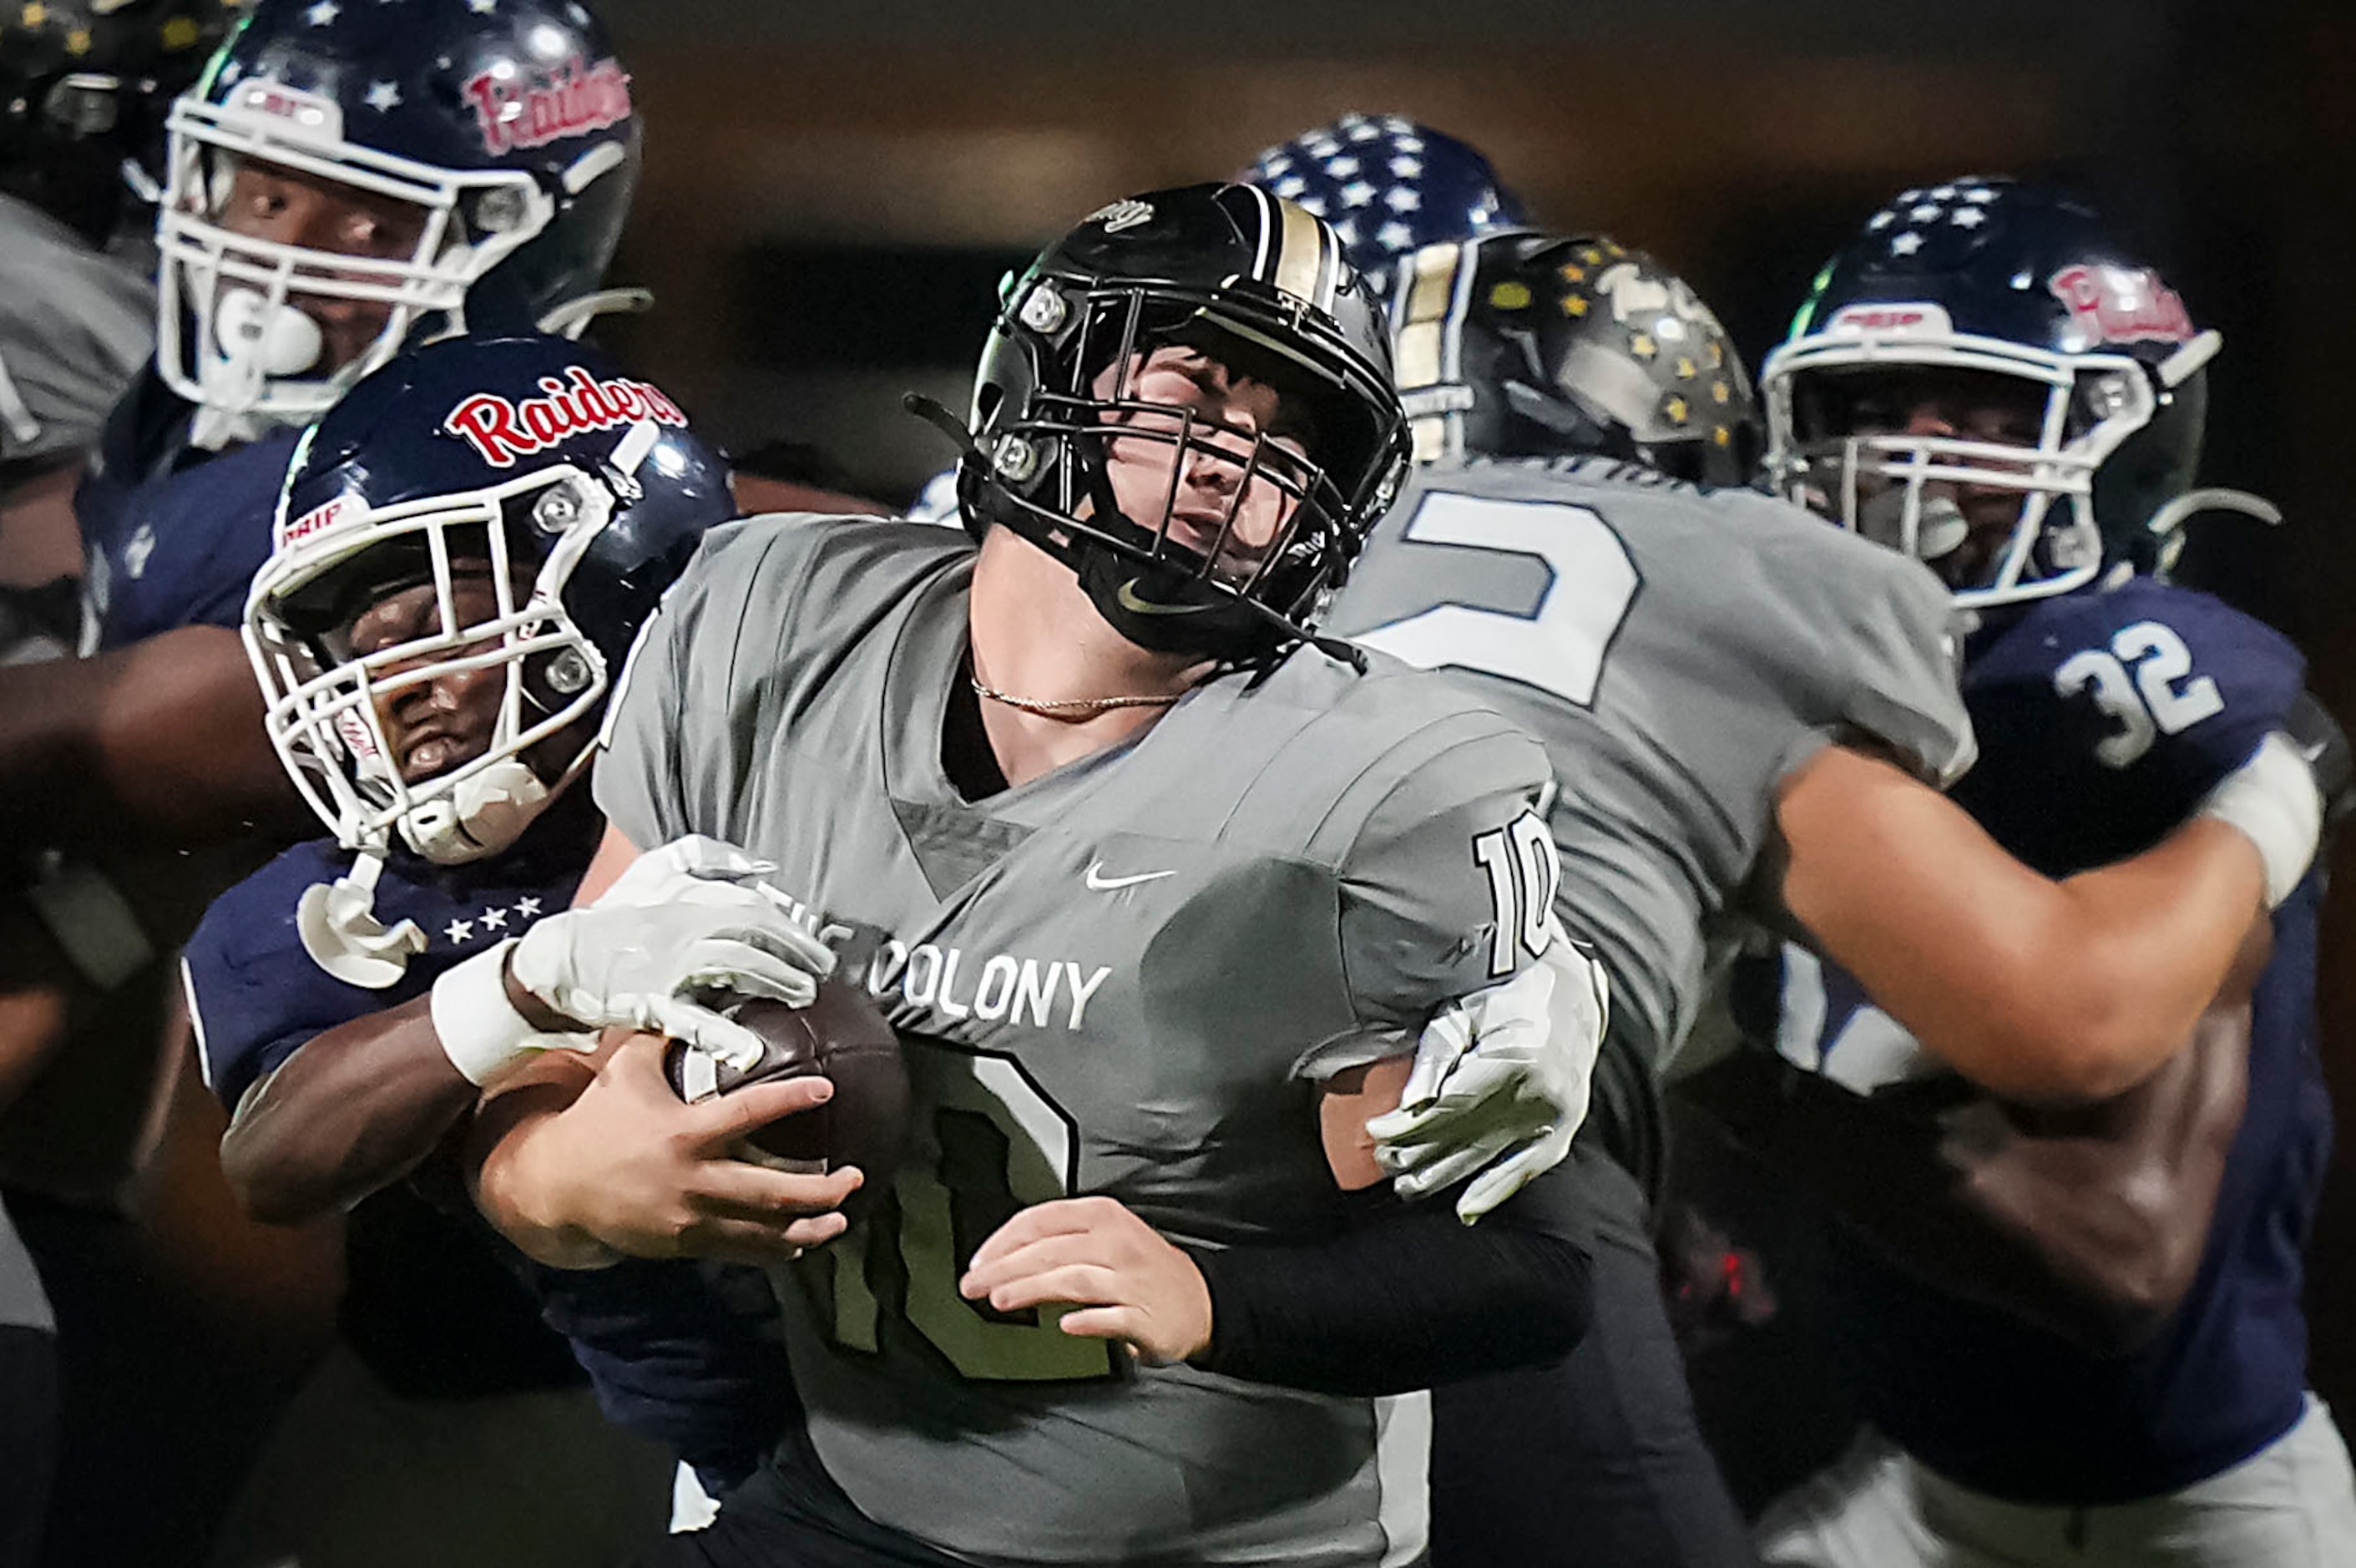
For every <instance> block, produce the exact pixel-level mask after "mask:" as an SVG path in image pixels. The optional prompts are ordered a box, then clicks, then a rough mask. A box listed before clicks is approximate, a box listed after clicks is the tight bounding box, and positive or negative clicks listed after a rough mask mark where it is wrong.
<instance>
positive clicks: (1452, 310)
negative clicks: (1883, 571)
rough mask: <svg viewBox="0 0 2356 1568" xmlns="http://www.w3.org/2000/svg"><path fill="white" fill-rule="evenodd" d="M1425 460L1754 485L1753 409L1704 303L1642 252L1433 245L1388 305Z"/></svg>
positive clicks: (1527, 240)
mask: <svg viewBox="0 0 2356 1568" xmlns="http://www.w3.org/2000/svg"><path fill="white" fill-rule="evenodd" d="M1391 354H1392V358H1393V360H1394V362H1395V364H1396V366H1397V368H1398V384H1399V397H1400V400H1401V402H1402V403H1405V404H1406V407H1407V411H1408V421H1409V423H1410V425H1411V427H1412V429H1413V431H1414V439H1415V456H1416V460H1417V461H1418V462H1438V461H1440V460H1443V459H1455V458H1462V457H1467V456H1480V457H1556V456H1588V455H1597V456H1612V457H1619V458H1622V459H1625V460H1628V461H1632V462H1639V463H1643V464H1644V465H1645V466H1647V467H1653V468H1657V469H1659V470H1660V471H1661V472H1663V473H1665V474H1669V475H1672V476H1674V477H1676V478H1681V479H1689V480H1692V481H1694V482H1695V483H1697V484H1709V485H1740V484H1745V483H1748V482H1749V480H1750V478H1751V470H1752V467H1753V466H1754V465H1755V463H1756V460H1757V457H1758V451H1759V434H1758V429H1759V416H1758V405H1757V403H1756V402H1755V400H1754V399H1753V398H1752V396H1751V379H1750V377H1749V376H1747V375H1745V374H1744V373H1743V369H1742V360H1741V356H1740V355H1739V354H1737V353H1736V352H1735V350H1734V346H1733V344H1731V343H1730V342H1729V341H1728V339H1727V336H1726V329H1725V328H1723V327H1720V326H1719V322H1718V317H1716V316H1714V315H1712V314H1711V313H1710V309H1709V306H1707V305H1704V304H1703V303H1702V302H1701V301H1700V300H1699V299H1698V298H1697V297H1695V295H1694V292H1693V290H1692V289H1690V288H1688V287H1687V286H1686V285H1685V283H1684V281H1683V280H1682V279H1680V278H1678V277H1677V276H1676V274H1673V273H1671V272H1669V271H1668V270H1667V269H1666V268H1665V267H1663V266H1662V265H1661V264H1660V263H1658V262H1656V261H1655V260H1653V258H1652V257H1650V256H1648V255H1646V254H1644V252H1642V251H1634V250H1630V249H1629V248H1628V247H1626V246H1624V245H1622V244H1620V243H1618V242H1616V241H1612V240H1609V239H1606V238H1604V237H1603V236H1601V235H1587V236H1582V237H1564V236H1560V235H1553V234H1539V233H1531V232H1526V231H1518V232H1507V233H1500V234H1488V235H1481V236H1476V237H1475V238H1472V239H1470V240H1467V241H1464V242H1462V243H1461V244H1440V245H1428V246H1426V247H1425V248H1424V249H1422V250H1421V251H1419V252H1416V254H1415V255H1414V256H1413V257H1412V258H1411V259H1410V260H1409V261H1408V270H1407V275H1406V276H1405V277H1404V278H1402V279H1401V281H1400V283H1399V285H1398V292H1397V294H1396V295H1395V297H1394V301H1393V320H1392V339H1391Z"/></svg>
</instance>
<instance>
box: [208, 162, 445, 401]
mask: <svg viewBox="0 0 2356 1568" xmlns="http://www.w3.org/2000/svg"><path fill="white" fill-rule="evenodd" d="M217 221H219V222H220V225H221V227H222V228H224V229H227V230H228V231H230V232H231V233H233V234H237V235H239V236H241V237H242V238H245V239H249V240H265V241H269V242H273V243H276V244H282V245H298V246H301V247H303V248H304V249H305V250H312V251H324V252H329V253H331V254H334V255H338V256H351V257H354V258H356V259H358V260H363V261H402V262H405V261H408V260H409V259H411V258H412V256H414V255H415V254H416V252H417V242H418V239H419V237H420V236H421V235H422V234H423V232H424V230H425V221H426V215H425V209H423V208H422V207H419V206H417V205H416V204H415V203H413V202H407V201H401V200H396V199H393V198H391V197H388V196H380V195H377V194H376V193H374V192H372V191H365V190H358V189H355V188H352V187H350V186H348V185H345V184H342V183H341V182H339V181H337V180H332V179H327V178H324V177H320V176H317V175H313V174H306V173H305V172H303V171H301V170H299V169H291V168H286V167H284V166H280V165H277V164H271V163H264V162H262V161H261V160H259V159H254V158H245V159H240V160H238V162H237V164H236V166H235V173H234V175H233V177H231V179H230V189H229V196H228V199H226V201H224V202H223V203H222V206H221V209H220V212H219V213H218V214H217ZM340 275H341V276H344V277H347V278H349V279H352V280H355V281H359V282H385V283H390V282H391V281H393V280H391V279H390V278H386V277H384V276H382V274H370V273H369V270H368V269H367V268H366V267H364V266H355V267H353V268H351V269H350V270H348V271H347V272H344V273H342V274H340ZM287 304H288V305H289V306H292V307H294V308H295V309H296V310H300V311H301V312H303V313H304V314H305V316H308V317H311V319H312V320H313V321H315V322H316V323H318V327H319V333H320V336H321V338H323V339H325V346H324V347H323V348H322V349H321V351H320V364H319V366H318V369H319V370H320V371H324V372H333V371H338V370H341V369H342V368H343V367H344V366H346V365H348V364H349V363H351V362H352V361H353V360H357V359H359V357H360V355H361V354H363V353H365V352H367V350H368V348H369V344H370V343H372V342H374V341H375V340H376V337H377V334H378V333H380V332H381V331H382V330H383V329H384V325H385V322H386V321H387V320H388V319H390V318H391V315H392V306H390V305H386V304H383V303H380V302H379V301H375V300H363V299H330V298H324V297H321V296H318V295H307V294H303V293H299V292H298V293H295V294H292V295H289V296H288V298H287Z"/></svg>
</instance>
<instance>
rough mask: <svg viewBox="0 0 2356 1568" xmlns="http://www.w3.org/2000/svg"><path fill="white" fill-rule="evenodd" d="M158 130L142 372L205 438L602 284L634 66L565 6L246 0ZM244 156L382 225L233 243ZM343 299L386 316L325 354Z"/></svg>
mask: <svg viewBox="0 0 2356 1568" xmlns="http://www.w3.org/2000/svg"><path fill="white" fill-rule="evenodd" d="M168 132H169V140H168V145H167V148H166V185H165V191H164V199H163V203H162V207H161V209H160V210H159V212H158V215H157V220H156V239H157V243H158V245H159V246H160V247H161V250H162V252H163V256H162V262H163V270H162V276H161V280H160V281H161V298H160V300H159V302H158V307H157V346H156V362H157V367H158V369H159V371H161V373H162V375H163V377H164V380H165V381H166V383H167V384H168V385H169V386H170V387H171V388H172V390H173V391H174V392H177V393H179V394H180V395H181V396H182V397H185V398H187V399H188V400H190V401H191V402H193V403H197V404H198V409H199V428H198V433H197V435H198V443H199V444H200V445H208V446H209V445H219V444H221V443H223V442H226V441H229V440H236V439H244V438H248V437H250V436H251V435H252V434H254V433H255V432H256V431H257V430H258V429H260V428H262V427H265V426H267V425H269V424H294V423H299V422H300V421H302V420H304V419H307V418H309V417H311V416H312V415H314V414H316V413H320V412H321V411H323V410H325V409H326V408H327V406H328V405H329V404H330V403H334V402H335V400H336V397H337V394H338V393H339V392H342V390H343V389H344V388H345V387H347V386H348V385H350V384H351V383H352V382H354V381H358V380H359V378H360V377H362V376H364V375H366V374H368V373H369V371H374V370H375V369H377V368H378V367H379V366H380V365H382V364H384V363H385V362H386V361H387V360H390V359H391V357H392V356H393V355H394V354H395V353H397V352H398V351H399V350H400V349H401V348H402V345H404V344H406V343H410V342H415V341H422V340H423V339H424V338H429V337H432V336H437V335H441V334H444V333H447V332H452V331H462V330H473V331H478V332H479V331H485V330H503V331H518V330H530V329H531V328H534V327H536V326H538V325H540V324H541V323H542V322H543V321H544V320H546V319H547V318H548V317H550V315H551V313H552V312H553V311H556V310H557V309H558V308H559V307H560V306H564V305H566V304H567V303H568V302H571V301H573V300H576V299H578V298H579V297H581V296H582V295H586V294H588V293H589V292H590V291H592V290H594V288H595V287H596V285H597V282H598V279H599V278H600V277H601V276H602V275H603V274H604V272H605V264H606V263H607V262H608V261H610V260H611V259H612V256H613V251H614V245H615V242H616V240H617V239H618V238H619V236H620V232H621V225H622V220H623V217H624V215H625V213H626V211H627V209H628V207H629V199H630V192H631V188H632V187H633V185H634V183H635V181H636V178H637V146H638V123H637V116H636V114H635V113H633V112H632V109H631V104H630V90H629V76H628V73H627V72H626V71H625V70H623V69H622V67H621V65H620V64H619V62H618V61H616V59H614V57H613V54H612V51H611V49H610V48H609V47H608V45H607V44H606V41H605V32H604V29H603V28H602V27H599V26H598V24H597V22H596V20H595V19H594V17H593V16H591V15H590V14H589V12H588V11H587V10H586V9H584V7H583V6H582V5H578V4H576V3H574V0H500V3H499V4H498V5H479V4H473V3H470V0H402V3H401V4H399V5H383V4H379V3H378V0H258V4H256V5H255V6H254V9H253V11H252V15H251V16H248V17H246V18H245V19H244V20H243V21H242V23H241V25H240V26H239V27H238V28H237V30H236V31H235V32H233V33H232V34H231V35H230V39H229V41H228V42H227V43H226V44H225V45H224V46H223V47H222V48H221V50H220V53H219V54H218V55H216V56H215V57H214V58H213V60H212V61H211V63H210V64H209V66H208V67H207V68H206V70H205V73H204V75H203V76H202V78H201V79H199V81H198V83H197V85H196V86H195V87H194V88H193V89H191V90H190V91H187V93H185V94H183V95H182V96H181V97H180V99H179V100H178V101H177V102H176V103H175V104H174V105H173V107H172V112H171V116H170V120H169V123H168ZM247 165H255V166H261V167H262V168H263V169H266V170H267V171H268V172H269V173H270V174H271V175H272V176H273V177H284V178H291V179H295V180H299V181H303V182H306V183H307V184H308V185H309V186H310V187H312V188H316V189H317V190H320V191H323V192H326V193H327V194H328V196H329V197H331V198H333V199H340V200H344V201H348V202H351V203H355V204H372V207H373V210H374V211H375V212H376V213H377V214H379V215H380V216H379V218H378V220H375V221H373V222H371V221H370V220H369V219H367V218H366V217H365V216H362V217H359V218H356V219H355V220H354V221H353V224H352V225H351V226H350V228H351V231H350V233H349V234H348V236H345V237H344V241H343V246H344V248H341V249H331V248H327V247H325V246H323V245H319V244H298V243H289V242H281V241H276V240H271V239H264V238H259V237H252V236H247V235H241V234H240V233H238V232H236V231H235V226H236V220H237V216H238V215H237V214H236V213H234V212H232V211H231V210H230V199H231V195H232V192H233V191H234V190H235V189H236V187H237V178H238V172H239V170H240V168H241V167H242V166H247ZM372 236H380V238H372ZM339 313H340V314H341V315H342V316H344V317H347V318H348V317H352V316H354V315H359V316H360V317H362V318H363V319H366V318H368V317H375V316H380V317H381V322H380V325H379V326H378V328H377V329H376V330H375V331H374V332H373V333H372V334H371V335H370V336H369V340H368V341H367V342H366V343H365V345H363V346H361V347H360V348H359V350H358V352H357V353H356V354H353V355H351V356H350V357H349V358H348V360H346V362H342V363H337V362H335V361H336V360H338V359H340V358H343V356H340V355H338V354H337V353H336V352H335V348H334V345H333V343H332V340H331V338H330V337H329V336H328V335H327V334H324V333H323V331H322V326H321V324H322V323H323V322H326V321H331V320H333V319H335V318H336V317H337V315H338V314H339Z"/></svg>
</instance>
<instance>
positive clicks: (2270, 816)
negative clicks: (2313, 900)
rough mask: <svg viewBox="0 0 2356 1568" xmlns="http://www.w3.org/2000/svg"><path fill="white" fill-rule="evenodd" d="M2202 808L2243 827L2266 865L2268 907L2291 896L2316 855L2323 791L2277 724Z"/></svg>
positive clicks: (2207, 812) (2306, 764)
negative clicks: (2271, 732)
mask: <svg viewBox="0 0 2356 1568" xmlns="http://www.w3.org/2000/svg"><path fill="white" fill-rule="evenodd" d="M2201 815H2202V816H2204V817H2215V818H2217V819H2218V820H2219V821H2221V822H2226V823H2229V824H2230V825H2232V826H2233V827H2235V828H2237V829H2239V830H2240V831H2241V832H2242V833H2243V835H2244V837H2246V838H2247V839H2248V840H2249V841H2250V842H2251V843H2254V844H2255V845H2257V846H2258V858H2259V859H2260V860H2261V861H2263V862H2264V863H2265V868H2266V908H2269V909H2271V908H2275V907H2276V906H2277V905H2279V904H2280V903H2281V902H2282V901H2283V900H2284V899H2286V898H2287V897H2290V896H2291V893H2292V890H2293V889H2295V888H2297V886H2298V884H2299V880H2300V879H2301V878H2302V877H2304V876H2305V875H2307V868H2308V865H2311V864H2312V863H2313V862H2314V860H2315V848H2316V843H2317V841H2318V839H2319V838H2320V837H2321V835H2322V832H2323V792H2322V791H2321V790H2320V789H2318V788H2317V787H2316V782H2315V770H2314V769H2313V768H2309V767H2308V762H2307V758H2306V757H2304V756H2303V755H2302V754H2301V753H2300V751H2299V749H2298V746H2297V745H2296V744H2295V743H2294V742H2293V741H2292V740H2291V738H2290V737H2289V736H2286V735H2285V734H2283V733H2282V732H2281V731H2280V730H2276V732H2275V733H2274V734H2272V735H2270V736H2266V738H2265V739H2264V740H2262V741H2260V742H2259V743H2258V748H2257V749H2256V750H2255V751H2254V752H2252V753H2251V754H2250V759H2249V760H2248V761H2247V762H2244V764H2242V766H2241V767H2239V768H2235V769H2234V770H2233V772H2232V773H2231V774H2229V775H2227V776H2226V779H2225V781H2224V782H2223V783H2222V784H2220V785H2218V786H2217V788H2216V789H2212V790H2211V791H2210V792H2209V798H2208V799H2207V800H2203V801H2201Z"/></svg>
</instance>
